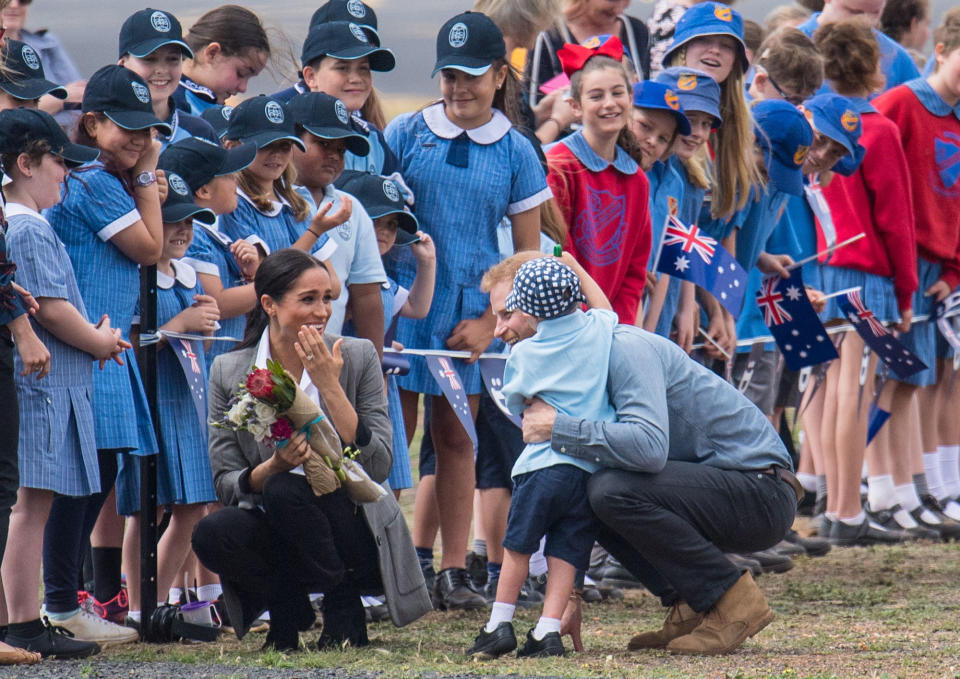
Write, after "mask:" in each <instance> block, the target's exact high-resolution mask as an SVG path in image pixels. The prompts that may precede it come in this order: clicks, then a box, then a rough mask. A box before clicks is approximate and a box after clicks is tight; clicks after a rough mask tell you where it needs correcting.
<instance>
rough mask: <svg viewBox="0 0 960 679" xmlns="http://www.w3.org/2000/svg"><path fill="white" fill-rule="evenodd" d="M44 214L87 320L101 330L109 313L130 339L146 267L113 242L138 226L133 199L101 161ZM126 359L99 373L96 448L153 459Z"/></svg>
mask: <svg viewBox="0 0 960 679" xmlns="http://www.w3.org/2000/svg"><path fill="white" fill-rule="evenodd" d="M45 215H46V218H47V220H48V221H49V222H50V225H51V226H52V227H53V229H54V231H56V233H57V235H58V236H59V237H60V240H61V241H63V244H64V246H66V250H67V254H68V255H69V256H70V261H71V263H72V264H73V270H74V273H75V274H76V277H77V285H78V287H79V288H80V294H81V295H82V296H83V303H84V305H85V306H86V308H87V320H89V321H91V322H93V323H97V322H99V320H100V317H101V316H103V314H107V315H109V316H110V324H111V325H112V326H113V327H115V328H120V331H121V332H122V333H123V337H124V339H129V337H130V325H131V323H132V321H133V314H134V310H135V309H136V306H137V299H138V298H139V297H140V267H139V265H138V264H137V263H136V262H134V261H133V260H132V259H130V258H129V257H127V256H126V255H125V254H123V252H121V251H120V249H119V248H118V247H116V246H115V245H113V244H112V243H111V242H110V239H111V238H113V237H114V236H115V235H117V234H118V233H120V232H121V231H123V230H124V229H126V228H128V227H130V226H131V225H133V224H136V223H137V222H138V221H140V219H141V217H140V212H139V211H138V210H137V206H136V204H135V203H134V201H133V197H132V196H131V195H130V194H129V193H127V192H126V191H125V190H124V188H123V185H122V184H121V183H120V180H119V179H117V178H116V177H115V176H113V175H112V174H110V173H109V172H107V170H106V169H104V167H103V163H101V162H99V161H97V162H93V163H89V164H87V165H85V166H84V167H83V168H81V169H80V170H74V171H72V172H71V173H70V174H69V175H67V181H66V188H65V190H64V193H63V198H62V200H61V201H60V203H58V204H57V205H54V206H53V207H52V208H50V209H49V210H47V211H46V213H45ZM123 360H124V363H125V365H122V366H120V365H117V364H116V363H114V362H112V361H111V362H109V363H107V364H106V365H105V366H104V368H103V370H97V371H95V372H94V374H93V415H94V425H95V428H96V433H97V448H98V449H101V450H104V449H116V450H126V451H130V452H133V453H134V454H137V455H152V454H153V453H155V452H156V451H157V442H156V439H155V438H154V435H153V427H152V425H151V424H150V411H149V409H148V407H147V398H146V395H145V394H144V391H143V384H142V383H141V382H140V372H139V370H137V359H136V356H135V355H134V353H133V351H132V350H130V349H128V350H127V351H125V352H124V353H123Z"/></svg>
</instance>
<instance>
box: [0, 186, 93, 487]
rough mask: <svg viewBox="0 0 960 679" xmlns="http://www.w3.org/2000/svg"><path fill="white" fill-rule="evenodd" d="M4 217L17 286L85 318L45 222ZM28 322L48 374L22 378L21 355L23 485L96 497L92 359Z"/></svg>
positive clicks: (10, 208) (27, 215)
mask: <svg viewBox="0 0 960 679" xmlns="http://www.w3.org/2000/svg"><path fill="white" fill-rule="evenodd" d="M6 214H7V219H8V230H7V245H8V247H9V250H10V256H11V258H13V259H15V260H16V262H17V263H18V265H19V268H18V269H17V281H18V282H19V283H20V285H22V286H23V287H24V288H26V289H27V290H29V291H30V292H31V293H32V294H33V295H34V297H48V298H51V299H63V300H66V301H67V302H69V303H70V304H72V305H73V306H74V307H76V309H77V311H79V312H80V313H81V314H82V315H83V316H84V317H86V309H85V308H84V305H83V298H82V297H81V296H80V289H79V288H78V287H77V280H76V277H75V276H74V274H73V266H72V265H71V264H70V258H69V257H68V256H67V251H66V249H65V248H64V246H63V243H61V242H60V239H59V238H57V234H56V233H54V231H53V228H52V227H51V226H50V224H49V223H48V222H47V220H46V219H44V218H43V217H42V216H40V214H38V213H37V212H35V211H34V210H31V209H30V208H28V207H26V206H25V205H20V204H19V203H7V206H6ZM30 323H31V325H32V326H33V330H34V332H36V334H37V337H39V338H40V341H41V342H43V345H44V346H45V347H47V349H48V350H49V351H50V374H49V375H47V376H46V377H44V378H43V379H42V380H38V379H36V375H26V376H23V375H21V374H20V372H21V371H22V370H23V363H22V362H21V361H20V355H19V354H16V356H15V364H14V365H15V372H16V377H15V379H16V384H17V399H18V401H19V403H20V438H19V444H18V459H19V464H20V485H21V486H23V487H25V488H37V489H41V490H52V491H54V492H56V493H61V494H63V495H75V496H82V495H92V494H93V493H97V492H99V491H100V470H99V466H98V464H97V441H96V435H95V434H94V425H93V406H92V405H91V395H92V392H93V370H94V363H93V358H92V357H91V356H90V354H88V353H86V352H84V351H81V350H80V349H77V348H76V347H73V346H71V345H69V344H67V343H65V342H61V341H60V340H59V339H57V337H56V336H54V335H53V333H51V332H49V331H48V330H47V329H46V328H44V327H43V326H42V325H40V324H39V323H37V321H36V320H34V319H32V318H31V319H30Z"/></svg>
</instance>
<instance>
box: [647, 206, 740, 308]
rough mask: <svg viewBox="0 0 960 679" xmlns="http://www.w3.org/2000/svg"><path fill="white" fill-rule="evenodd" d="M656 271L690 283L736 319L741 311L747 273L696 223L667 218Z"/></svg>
mask: <svg viewBox="0 0 960 679" xmlns="http://www.w3.org/2000/svg"><path fill="white" fill-rule="evenodd" d="M656 269H657V271H659V272H660V273H665V274H667V275H668V276H673V277H674V278H682V279H683V280H685V281H690V282H691V283H694V284H696V285H699V286H700V287H701V288H703V289H704V290H706V291H707V292H709V293H710V294H711V295H713V296H714V297H716V298H717V301H718V302H720V304H722V305H723V307H724V308H725V309H726V310H727V311H729V312H730V313H731V314H733V317H734V318H736V317H738V316H739V315H740V310H741V309H742V308H743V296H744V294H745V293H746V289H747V272H746V271H744V270H743V268H742V267H741V266H740V265H739V264H738V263H737V260H736V259H734V258H733V255H731V254H730V253H729V252H727V251H726V250H725V249H724V248H723V247H722V246H721V245H720V244H719V243H717V241H716V240H714V239H713V238H711V237H710V236H708V235H707V234H705V233H704V232H703V231H701V230H700V229H699V228H697V225H696V224H691V225H690V226H685V225H684V224H683V222H681V221H680V220H679V219H677V218H676V217H674V216H672V215H671V216H670V219H669V220H668V221H667V227H666V229H664V231H663V242H662V243H661V244H660V258H659V259H658V260H657V265H656Z"/></svg>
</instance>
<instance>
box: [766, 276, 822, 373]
mask: <svg viewBox="0 0 960 679" xmlns="http://www.w3.org/2000/svg"><path fill="white" fill-rule="evenodd" d="M757 305H758V306H759V307H760V308H761V309H763V317H764V318H763V320H764V321H765V322H766V324H767V327H769V328H770V334H771V335H773V339H774V340H776V342H777V348H779V349H780V353H781V354H783V358H784V360H785V361H786V363H787V367H788V368H790V369H791V370H801V369H803V368H806V367H807V366H810V365H817V364H818V363H825V362H826V361H829V360H831V359H834V358H836V357H837V350H836V349H835V348H834V346H833V342H831V341H830V337H829V336H828V335H827V331H826V330H824V328H823V323H821V322H820V319H819V318H818V317H817V312H815V311H814V310H813V306H812V305H811V304H810V299H809V298H808V297H807V293H806V290H805V289H804V286H803V276H802V275H801V270H800V268H799V267H797V268H796V269H794V270H793V271H791V272H790V277H789V278H781V277H780V276H768V277H767V278H764V279H763V281H762V282H761V283H760V289H759V290H758V291H757Z"/></svg>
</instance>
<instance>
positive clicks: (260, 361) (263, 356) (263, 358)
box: [253, 326, 322, 412]
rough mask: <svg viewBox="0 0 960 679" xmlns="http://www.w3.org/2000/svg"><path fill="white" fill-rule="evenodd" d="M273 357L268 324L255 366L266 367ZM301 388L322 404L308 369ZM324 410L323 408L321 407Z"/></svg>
mask: <svg viewBox="0 0 960 679" xmlns="http://www.w3.org/2000/svg"><path fill="white" fill-rule="evenodd" d="M268 358H270V359H272V358H273V356H271V355H270V327H269V326H267V327H266V328H264V329H263V334H262V335H261V336H260V342H259V343H258V344H257V358H256V360H255V361H254V363H253V365H254V367H255V368H266V367H267V359H268ZM300 388H301V389H303V391H304V392H305V393H306V394H307V396H309V397H310V400H311V401H313V402H314V403H316V404H317V405H318V406H319V405H320V392H318V391H317V388H316V387H315V386H314V385H313V380H311V379H310V373H308V372H307V369H306V368H304V369H303V375H301V376H300ZM321 412H322V408H321Z"/></svg>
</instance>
